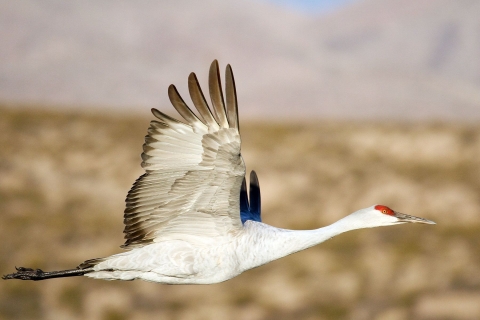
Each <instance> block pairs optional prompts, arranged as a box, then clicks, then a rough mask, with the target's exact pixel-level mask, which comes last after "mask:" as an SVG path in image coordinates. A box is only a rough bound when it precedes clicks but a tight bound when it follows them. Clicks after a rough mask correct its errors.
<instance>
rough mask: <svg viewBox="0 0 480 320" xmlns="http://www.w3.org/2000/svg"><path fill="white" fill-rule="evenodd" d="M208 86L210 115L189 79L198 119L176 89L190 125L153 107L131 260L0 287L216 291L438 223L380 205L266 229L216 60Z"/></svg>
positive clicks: (123, 256) (128, 222) (230, 85)
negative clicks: (379, 230)
mask: <svg viewBox="0 0 480 320" xmlns="http://www.w3.org/2000/svg"><path fill="white" fill-rule="evenodd" d="M208 88H209V91H210V99H211V102H212V108H209V106H208V104H207V101H206V100H205V97H204V95H203V93H202V91H201V89H200V86H199V83H198V81H197V77H196V76H195V74H194V73H191V74H190V76H189V77H188V89H189V92H190V96H191V98H192V101H193V104H194V105H195V107H196V109H197V111H198V113H199V114H200V116H201V118H199V117H197V116H196V115H195V113H193V112H192V111H191V109H190V108H189V107H188V106H187V105H186V104H185V102H184V101H183V99H182V98H181V97H180V95H179V93H178V91H177V90H176V88H175V86H173V85H170V87H169V88H168V96H169V98H170V101H171V102H172V104H173V106H174V107H175V109H176V110H177V112H178V113H179V114H180V115H181V116H182V117H183V118H184V121H183V122H180V121H178V120H176V119H173V118H171V117H169V116H167V115H166V114H164V113H162V112H160V111H158V110H156V109H152V113H153V115H154V116H155V117H156V118H158V120H153V121H151V123H150V127H149V129H148V134H147V136H146V137H145V144H144V145H143V153H142V160H143V162H142V167H143V168H144V169H145V171H146V173H145V174H143V175H142V176H140V177H139V178H138V179H137V181H135V183H134V184H133V187H132V188H131V189H130V191H129V192H128V195H127V199H126V209H125V213H124V223H125V229H124V233H125V239H126V241H125V244H124V245H123V246H122V247H123V248H125V249H127V250H126V251H125V252H122V253H119V254H115V255H112V256H109V257H106V258H97V259H91V260H87V261H85V262H83V263H82V264H80V265H79V266H78V267H77V268H76V269H71V270H62V271H51V272H44V271H42V270H40V269H31V268H23V267H20V268H16V269H17V272H16V273H12V274H8V275H5V276H3V279H21V280H44V279H50V278H59V277H70V276H87V277H90V278H96V279H105V280H134V279H142V280H146V281H153V282H159V283H166V284H209V283H218V282H222V281H226V280H229V279H231V278H233V277H236V276H238V275H239V274H241V273H242V272H244V271H246V270H249V269H252V268H255V267H258V266H261V265H263V264H266V263H268V262H270V261H273V260H276V259H279V258H282V257H285V256H287V255H289V254H292V253H295V252H298V251H301V250H304V249H307V248H310V247H312V246H314V245H317V244H319V243H321V242H324V241H325V240H328V239H330V238H332V237H334V236H336V235H338V234H340V233H343V232H346V231H350V230H355V229H361V228H372V227H380V226H388V225H396V224H401V223H406V222H418V223H427V224H435V223H434V222H433V221H430V220H426V219H423V218H418V217H414V216H410V215H406V214H403V213H399V212H396V211H393V210H391V209H390V208H388V207H386V206H383V205H373V206H371V207H368V208H365V209H361V210H358V211H356V212H354V213H352V214H350V215H348V216H346V217H345V218H343V219H341V220H339V221H337V222H335V223H333V224H331V225H329V226H326V227H323V228H320V229H315V230H286V229H280V228H276V227H273V226H269V225H267V224H265V223H262V222H261V218H260V206H261V204H260V187H259V183H258V179H257V176H256V174H255V172H254V171H252V172H251V174H250V195H249V197H250V200H249V199H248V196H247V187H246V182H245V164H244V162H243V159H242V155H241V152H240V130H239V121H238V108H237V96H236V91H235V82H234V79H233V74H232V69H231V67H230V65H227V68H226V73H225V100H226V103H224V97H223V92H222V87H221V83H220V74H219V72H218V62H217V61H216V60H215V61H213V63H212V64H211V66H210V72H209V83H208Z"/></svg>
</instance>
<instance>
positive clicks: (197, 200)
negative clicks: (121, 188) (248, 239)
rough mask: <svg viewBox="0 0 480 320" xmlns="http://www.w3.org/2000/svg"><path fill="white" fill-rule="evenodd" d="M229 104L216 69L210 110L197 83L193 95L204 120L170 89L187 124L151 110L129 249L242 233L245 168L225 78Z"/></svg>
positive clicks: (131, 206) (130, 207)
mask: <svg viewBox="0 0 480 320" xmlns="http://www.w3.org/2000/svg"><path fill="white" fill-rule="evenodd" d="M225 78H226V79H225V82H226V84H225V91H226V95H225V98H226V105H225V103H224V98H223V93H222V87H221V84H220V75H219V72H218V62H217V61H216V60H215V61H213V62H212V64H211V66H210V72H209V91H210V97H211V101H212V106H213V109H212V111H213V112H212V111H211V110H210V108H209V107H208V104H207V102H206V100H205V97H204V95H203V93H202V91H201V89H200V86H199V84H198V81H197V78H196V76H195V74H194V73H191V74H190V76H189V78H188V88H189V91H190V96H191V98H192V101H193V103H194V105H195V107H196V109H197V110H198V113H199V114H200V116H201V119H200V118H199V117H197V116H196V115H195V113H193V112H192V111H191V109H190V108H189V107H188V106H187V105H186V104H185V102H184V101H183V99H182V98H181V97H180V95H179V93H178V92H177V90H176V88H175V86H173V85H170V87H169V88H168V95H169V98H170V101H171V102H172V104H173V106H174V107H175V109H176V110H177V111H178V113H179V114H180V115H181V116H182V117H183V118H184V120H185V121H184V122H180V121H178V120H176V119H173V118H171V117H169V116H167V115H165V114H163V113H162V112H160V111H158V110H156V109H152V112H153V114H154V115H155V117H157V118H158V120H154V121H152V122H151V123H150V127H149V129H148V135H147V136H146V137H145V144H144V145H143V153H142V159H143V162H142V167H143V168H144V169H145V171H146V173H145V174H144V175H142V176H140V177H139V178H138V179H137V181H136V182H135V183H134V185H133V187H132V188H131V190H130V191H129V192H128V195H127V199H126V209H125V214H124V223H125V229H124V233H125V239H126V241H125V244H124V245H123V247H133V246H142V245H145V244H148V243H152V242H159V241H163V240H169V239H190V240H192V241H201V239H202V238H203V239H205V238H209V239H211V238H215V237H218V236H224V235H226V234H228V233H232V232H237V231H238V230H240V229H241V228H242V222H241V219H240V197H239V195H240V188H241V184H242V180H243V178H244V176H245V165H244V163H243V160H242V158H241V155H240V134H239V122H238V108H237V97H236V91H235V82H234V79H233V74H232V70H231V67H230V65H228V66H227V68H226V74H225Z"/></svg>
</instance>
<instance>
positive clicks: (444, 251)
mask: <svg viewBox="0 0 480 320" xmlns="http://www.w3.org/2000/svg"><path fill="white" fill-rule="evenodd" d="M0 114H1V116H0V212H1V223H0V237H1V238H0V241H1V243H2V245H1V246H0V272H1V273H2V274H6V273H10V272H12V271H13V268H14V266H25V267H35V268H41V269H43V270H58V269H68V268H72V267H75V266H76V265H78V264H79V263H80V262H82V261H84V260H86V259H89V258H95V257H102V256H106V255H110V254H113V253H116V252H120V250H122V249H120V248H119V246H120V245H121V244H122V243H123V235H122V230H123V224H122V215H123V209H124V198H125V196H126V193H127V191H128V190H129V188H130V186H131V184H132V183H133V181H134V180H135V179H136V178H137V177H138V176H139V175H140V174H142V173H143V170H142V168H141V167H140V153H141V151H142V148H141V146H142V143H143V137H144V135H145V134H146V130H147V127H148V122H149V120H150V119H153V116H152V117H151V118H148V117H143V116H142V117H133V116H131V115H126V114H115V113H114V112H110V113H109V114H107V113H103V114H100V113H92V112H91V111H89V112H82V111H81V110H76V111H73V110H72V109H70V111H63V112H62V111H58V110H57V111H44V110H43V111H42V110H40V109H33V110H32V109H30V110H29V109H27V108H21V109H15V108H6V107H2V108H0ZM241 131H242V132H241V133H242V141H243V145H242V154H243V157H244V159H245V161H246V163H247V169H248V170H251V169H255V170H256V171H257V173H258V175H259V178H260V184H261V188H262V201H263V209H262V215H263V220H264V222H266V223H268V224H272V225H274V226H278V227H282V228H290V229H310V228H318V227H321V226H324V225H327V224H330V223H332V222H334V221H336V220H337V219H339V218H341V217H343V216H345V215H347V214H349V213H351V212H353V211H355V210H357V209H359V208H363V207H367V206H370V205H372V204H375V203H381V204H385V205H388V206H390V207H391V208H393V209H395V210H398V211H400V212H404V213H408V214H412V215H417V216H421V217H424V218H427V219H431V220H434V221H436V222H437V225H435V226H431V225H399V226H393V227H385V228H376V229H369V230H359V231H352V232H349V233H346V234H343V235H340V236H338V237H336V238H333V239H331V240H329V241H327V242H325V243H323V244H321V245H319V246H316V247H314V248H311V249H309V250H306V251H304V252H300V253H296V254H294V255H291V256H289V257H286V258H284V259H281V260H278V261H275V262H273V263H270V264H268V265H265V266H262V267H259V268H257V269H254V270H250V271H248V272H246V273H244V274H242V275H240V276H238V277H237V278H235V279H233V280H230V281H227V282H224V283H220V284H215V285H208V286H207V285H198V286H168V285H161V284H153V283H147V282H141V281H133V282H108V281H99V280H92V279H87V278H84V277H76V278H67V279H54V280H49V281H41V282H31V281H29V282H26V281H8V282H6V281H5V282H3V281H2V282H1V285H0V319H72V320H73V319H89V320H95V319H101V320H121V319H139V320H140V319H142V320H145V319H248V320H255V319H355V320H362V319H365V320H367V319H375V320H406V319H479V318H480V236H479V234H480V129H479V128H478V127H477V126H474V125H472V124H465V125H462V124H458V123H457V124H453V123H450V124H449V123H441V122H416V123H400V122H399V123H395V122H392V121H389V122H387V121H370V122H354V121H312V122H296V123H289V124H287V123H281V122H276V123H275V122H274V123H268V122H267V121H258V122H242V123H241Z"/></svg>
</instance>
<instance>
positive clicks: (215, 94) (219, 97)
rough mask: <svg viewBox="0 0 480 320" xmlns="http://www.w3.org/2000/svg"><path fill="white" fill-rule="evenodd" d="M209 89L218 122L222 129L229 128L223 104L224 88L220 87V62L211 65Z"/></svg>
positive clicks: (215, 61)
mask: <svg viewBox="0 0 480 320" xmlns="http://www.w3.org/2000/svg"><path fill="white" fill-rule="evenodd" d="M208 89H209V90H210V99H211V100H212V105H213V110H214V111H215V115H216V116H217V117H216V118H217V122H218V124H219V125H220V127H222V128H228V127H229V126H228V121H227V117H226V111H225V103H224V102H223V93H222V86H221V85H220V73H219V72H218V61H217V60H214V61H213V62H212V64H211V65H210V71H209V74H208Z"/></svg>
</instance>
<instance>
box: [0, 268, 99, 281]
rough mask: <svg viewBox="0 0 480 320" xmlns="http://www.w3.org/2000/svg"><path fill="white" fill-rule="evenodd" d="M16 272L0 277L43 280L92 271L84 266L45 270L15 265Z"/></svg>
mask: <svg viewBox="0 0 480 320" xmlns="http://www.w3.org/2000/svg"><path fill="white" fill-rule="evenodd" d="M15 269H17V272H15V273H11V274H7V275H4V276H3V277H2V279H4V280H9V279H19V280H34V281H38V280H45V279H52V278H63V277H76V276H83V275H84V274H86V273H89V272H92V271H93V268H85V269H79V268H77V269H72V270H61V271H50V272H45V271H43V270H41V269H32V268H23V267H18V268H17V267H15Z"/></svg>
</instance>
